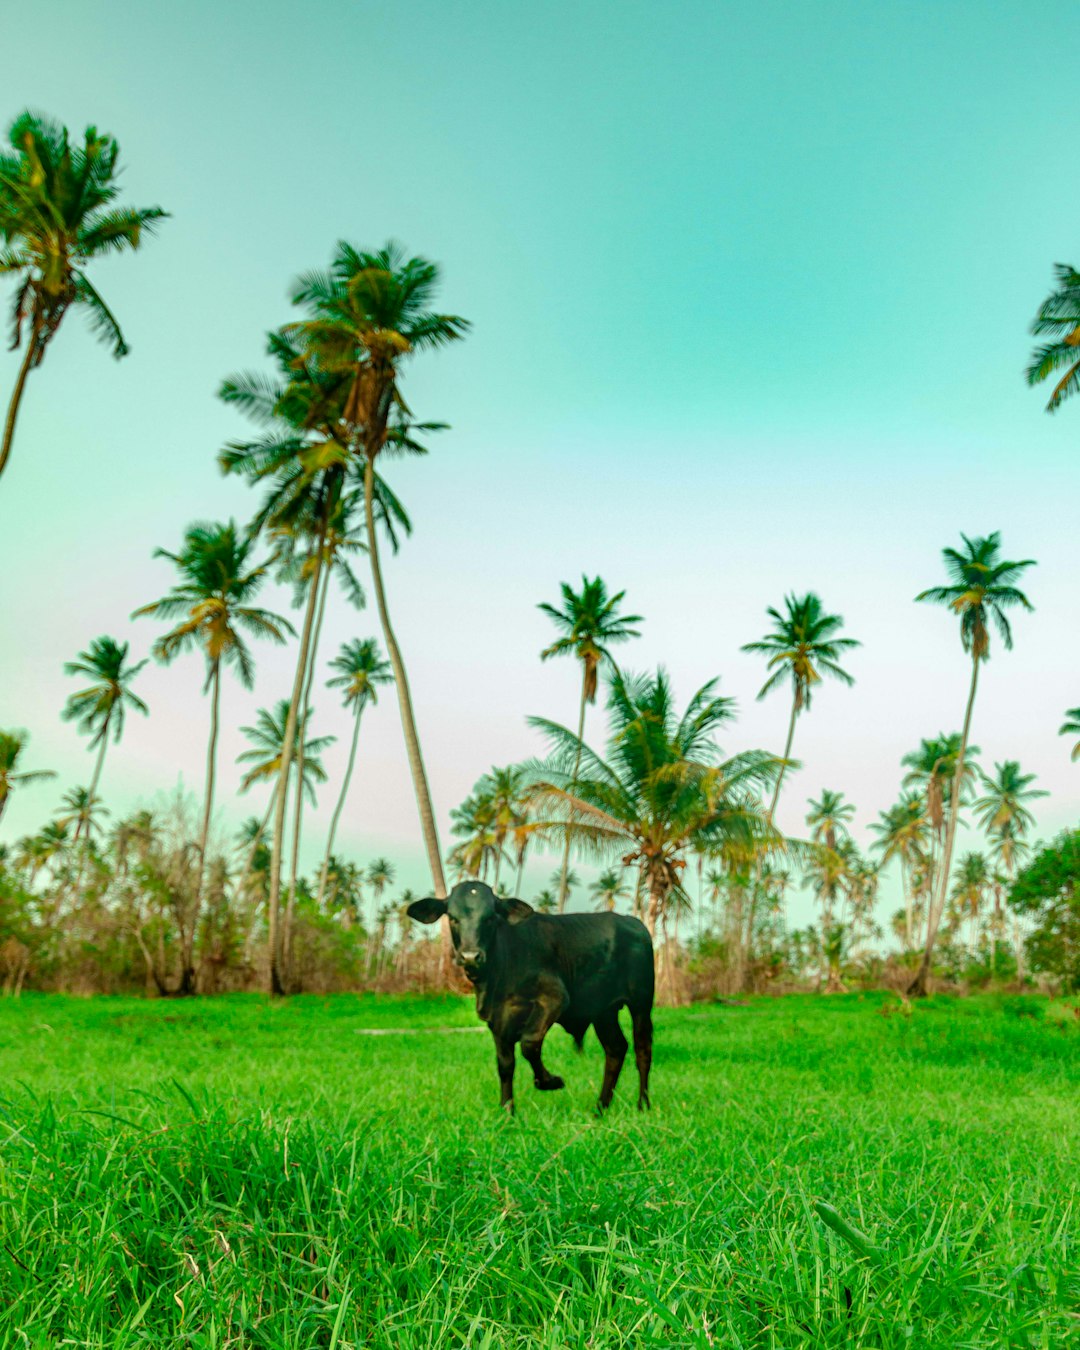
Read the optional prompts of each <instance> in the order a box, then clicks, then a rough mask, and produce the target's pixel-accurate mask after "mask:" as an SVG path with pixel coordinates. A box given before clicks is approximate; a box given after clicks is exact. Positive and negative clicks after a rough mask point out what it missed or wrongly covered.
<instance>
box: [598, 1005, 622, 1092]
mask: <svg viewBox="0 0 1080 1350" xmlns="http://www.w3.org/2000/svg"><path fill="white" fill-rule="evenodd" d="M593 1026H594V1027H595V1028H596V1036H597V1039H598V1040H599V1042H600V1044H601V1045H602V1046H603V1047H604V1081H603V1083H602V1084H601V1087H600V1100H599V1102H598V1103H597V1110H598V1111H606V1110H607V1108H608V1107H609V1106H610V1105H611V1097H612V1094H613V1093H614V1091H615V1084H616V1083H617V1082H618V1081H619V1074H620V1073H621V1071H622V1066H623V1060H624V1059H625V1058H626V1037H625V1036H624V1035H623V1033H622V1027H620V1026H619V1010H618V1009H617V1008H609V1009H608V1010H607V1012H604V1013H601V1015H600V1016H599V1017H598V1018H596V1020H595V1021H594V1022H593Z"/></svg>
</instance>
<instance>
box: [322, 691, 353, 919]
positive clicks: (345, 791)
mask: <svg viewBox="0 0 1080 1350" xmlns="http://www.w3.org/2000/svg"><path fill="white" fill-rule="evenodd" d="M363 711H364V705H363V703H361V702H357V705H356V721H355V722H354V723H353V734H352V745H351V746H350V747H349V762H348V764H346V766H345V777H344V778H343V779H342V782H341V792H340V793H339V794H338V799H337V805H336V806H335V807H334V814H333V816H332V817H331V819H330V833H329V834H328V835H327V837H326V853H325V855H324V857H323V865H322V871H321V872H320V873H319V898H318V901H317V904H318V907H319V909H320V910H321V909H322V903H323V896H324V895H325V894H326V876H327V873H328V872H329V870H330V855H331V854H332V853H333V851H334V836H335V835H336V834H337V827H338V821H339V820H340V819H341V812H342V810H343V809H344V807H345V798H346V797H347V796H348V795H349V784H350V782H351V781H352V773H353V765H354V764H355V763H356V745H357V742H358V741H359V739H360V717H361V715H362V713H363Z"/></svg>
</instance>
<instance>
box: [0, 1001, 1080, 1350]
mask: <svg viewBox="0 0 1080 1350" xmlns="http://www.w3.org/2000/svg"><path fill="white" fill-rule="evenodd" d="M1030 1009H1035V1010H1036V1011H1037V1012H1038V1013H1039V1014H1041V1015H1040V1016H1036V1017H1032V1016H1030V1015H1025V1014H1026V1013H1027V1012H1028V1011H1029V1010H1030ZM474 1024H475V1023H474V1016H473V1013H472V1009H471V1005H470V1004H469V1003H467V1002H465V1001H462V1000H457V999H446V1000H424V1001H421V1000H396V999H381V1000H375V999H372V998H347V997H343V998H333V999H329V1000H323V999H307V998H302V999H295V1000H291V1001H285V1002H281V1003H279V1004H271V1003H269V1002H267V1001H264V1000H261V999H256V998H246V997H234V998H229V999H206V1000H197V1001H196V1000H192V1001H190V1002H150V1003H144V1002H137V1001H134V1000H126V999H125V1000H117V999H104V998H103V999H98V1000H95V1001H85V1002H84V1001H78V1000H72V999H62V998H52V997H45V996H34V995H29V996H25V997H24V998H23V999H22V1000H21V1001H19V1002H13V1001H7V1002H3V1003H0V1243H2V1246H0V1345H2V1346H3V1347H7V1346H12V1347H14V1346H19V1347H27V1346H33V1347H37V1346H41V1347H45V1346H49V1347H53V1346H60V1345H70V1346H108V1347H120V1346H124V1347H127V1346H153V1347H174V1346H192V1347H195V1346H197V1347H207V1348H208V1350H209V1347H222V1348H224V1347H227V1346H236V1347H240V1346H243V1347H247V1346H251V1347H255V1346H259V1347H295V1348H296V1350H301V1348H302V1350H309V1348H310V1347H337V1350H348V1347H353V1346H376V1347H388V1348H389V1347H395V1350H406V1348H409V1350H411V1347H421V1346H423V1347H428V1346H430V1347H435V1346H440V1347H441V1346H458V1345H468V1346H470V1347H500V1348H501V1347H518V1346H530V1347H533V1346H535V1347H548V1348H550V1350H556V1347H559V1348H560V1350H561V1348H562V1347H566V1348H567V1350H569V1348H570V1347H572V1348H573V1350H579V1348H580V1350H585V1347H609V1346H610V1347H615V1346H693V1347H709V1346H717V1347H739V1346H755V1347H757V1346H760V1347H765V1346H777V1347H785V1348H787V1347H793V1346H852V1347H854V1346H859V1347H865V1346H905V1347H928V1346H934V1347H961V1346H964V1347H971V1346H986V1347H991V1346H993V1347H1005V1346H1009V1347H1011V1346H1042V1347H1047V1350H1057V1348H1058V1347H1063V1346H1071V1345H1080V1215H1078V1213H1077V1194H1078V1189H1080V1020H1078V1019H1077V1018H1076V1017H1075V1016H1074V1015H1073V1011H1072V1009H1071V1008H1068V1007H1066V1006H1064V1005H1060V1004H1059V1005H1049V1006H1048V1005H1047V1004H1046V1003H1045V1001H1044V1002H1041V1003H1040V1002H1038V1001H1035V1000H1025V1001H1013V1002H1009V1001H1008V1000H1004V1001H991V1000H975V999H972V1000H969V1001H965V1002H948V1001H944V1000H940V1001H930V1002H928V1003H926V1004H923V1005H920V1006H918V1007H916V1008H915V1009H914V1011H913V1013H912V1015H911V1016H910V1017H905V1016H903V1015H901V1013H900V1012H899V1003H898V1001H897V1000H896V999H895V998H890V997H886V996H884V995H882V996H871V997H867V998H865V999H863V998H861V997H856V996H845V997H840V998H834V999H828V1000H825V999H816V1000H815V999H809V998H807V999H803V998H793V999H787V1000H775V1001H774V1000H763V1001H758V1002H753V1003H751V1004H749V1005H747V1006H745V1007H733V1006H723V1007H699V1008H694V1009H682V1010H678V1011H670V1010H665V1009H660V1010H659V1011H658V1014H657V1044H656V1062H655V1070H654V1078H653V1088H654V1090H653V1101H654V1109H653V1111H652V1113H651V1114H650V1115H647V1116H639V1115H638V1113H637V1112H636V1111H635V1110H634V1109H633V1101H634V1097H635V1092H636V1076H635V1074H634V1072H633V1070H632V1067H631V1062H632V1056H631V1059H630V1060H628V1067H627V1070H626V1077H624V1080H623V1082H622V1084H621V1085H620V1089H619V1092H618V1093H617V1094H616V1100H615V1106H614V1108H613V1109H612V1111H611V1112H610V1114H609V1115H608V1116H607V1117H606V1118H604V1119H602V1120H598V1119H596V1118H595V1117H594V1116H593V1114H592V1107H593V1103H594V1101H595V1097H596V1091H597V1088H598V1086H599V1080H600V1070H601V1054H600V1050H599V1047H598V1046H597V1044H596V1042H595V1040H594V1039H593V1038H592V1037H591V1036H590V1038H589V1040H588V1041H587V1043H586V1051H585V1054H584V1055H582V1056H580V1057H578V1056H577V1055H575V1053H574V1050H573V1046H572V1043H571V1042H570V1040H569V1038H568V1037H566V1036H565V1035H564V1034H563V1033H562V1032H560V1031H558V1030H556V1031H555V1032H553V1033H552V1036H551V1038H550V1040H549V1042H548V1044H549V1046H550V1050H551V1053H550V1056H549V1060H550V1065H551V1068H552V1069H553V1070H554V1071H555V1072H557V1073H560V1074H562V1075H563V1076H564V1077H565V1078H566V1080H567V1090H566V1091H565V1092H561V1093H547V1094H541V1093H536V1092H534V1091H533V1090H532V1087H531V1082H530V1080H529V1075H528V1074H527V1073H524V1072H522V1069H521V1068H520V1067H519V1070H518V1088H519V1092H518V1115H517V1118H516V1119H514V1120H510V1119H507V1118H504V1117H503V1116H502V1115H501V1114H500V1112H499V1110H498V1107H497V1104H496V1103H497V1094H498V1089H497V1083H496V1077H495V1070H494V1056H493V1052H492V1049H491V1045H490V1040H489V1038H488V1036H487V1033H486V1032H483V1033H482V1034H477V1035H464V1034H463V1035H438V1034H416V1035H385V1036H369V1035H362V1034H358V1033H359V1031H360V1029H362V1028H409V1029H413V1030H419V1029H422V1028H429V1027H446V1026H462V1027H470V1026H473V1025H474ZM819 1200H820V1201H824V1202H826V1203H827V1204H829V1205H831V1206H834V1207H835V1209H836V1210H837V1211H839V1213H840V1215H841V1216H843V1218H844V1219H845V1220H846V1221H847V1222H848V1223H849V1224H851V1225H853V1226H854V1227H855V1228H857V1229H858V1230H861V1231H862V1233H863V1234H865V1235H866V1238H867V1240H868V1242H869V1244H870V1246H869V1247H867V1248H866V1249H865V1250H864V1249H863V1248H862V1246H861V1244H860V1242H859V1240H858V1238H857V1236H853V1237H852V1238H845V1237H844V1236H843V1235H842V1234H841V1233H839V1232H837V1231H834V1229H832V1228H830V1227H829V1226H828V1225H827V1224H826V1223H825V1222H824V1221H823V1219H822V1218H821V1217H820V1214H819V1212H818V1211H817V1210H816V1209H815V1202H816V1201H819Z"/></svg>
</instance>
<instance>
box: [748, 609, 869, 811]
mask: <svg viewBox="0 0 1080 1350" xmlns="http://www.w3.org/2000/svg"><path fill="white" fill-rule="evenodd" d="M766 613H767V614H768V616H769V618H770V619H772V621H773V626H772V631H771V632H769V633H766V635H765V636H764V637H763V638H762V639H761V641H760V642H748V643H746V644H745V645H744V646H743V648H742V650H743V651H744V652H755V653H757V654H759V655H762V656H765V657H767V658H768V662H767V667H766V668H767V669H768V670H769V671H770V672H771V673H770V675H769V678H768V679H767V680H766V681H765V683H764V684H763V685H762V687H761V689H760V691H759V693H758V698H759V699H762V698H765V696H766V695H767V694H769V693H770V692H771V691H772V690H773V689H777V688H779V687H780V686H781V685H782V684H785V683H788V682H790V684H791V690H792V699H791V718H790V720H789V722H788V733H787V742H786V744H785V746H784V755H783V759H784V762H783V764H782V765H781V767H780V774H779V777H778V778H777V780H776V785H775V787H774V788H773V794H772V800H771V801H770V803H769V810H768V819H769V822H770V823H771V822H772V819H773V816H774V815H775V814H776V803H777V802H778V801H779V800H780V788H781V786H782V785H783V781H784V772H785V770H786V768H787V764H788V761H789V760H790V758H791V745H792V742H793V740H794V739H795V722H796V719H797V718H798V716H799V714H800V713H801V712H802V711H803V709H804V708H805V709H806V711H807V712H809V711H810V701H811V698H812V696H813V692H814V687H815V686H816V685H818V684H820V683H821V682H822V680H823V679H824V678H825V677H826V676H829V677H831V678H833V679H837V680H841V681H842V682H843V683H844V684H846V685H849V686H850V685H853V684H854V683H855V680H854V678H853V677H852V676H851V675H849V674H848V672H847V671H846V670H844V669H843V667H842V666H841V665H840V661H841V659H842V658H843V656H844V653H845V652H849V651H852V650H853V649H854V648H856V647H858V646H860V643H859V642H857V641H856V639H855V638H846V637H841V636H840V630H841V629H842V628H843V626H844V620H843V618H842V617H841V616H840V615H839V614H827V613H826V612H825V609H824V607H823V606H822V603H821V600H820V599H819V598H818V597H817V596H816V595H815V594H814V593H813V592H812V591H810V592H807V594H806V595H804V596H801V597H799V596H796V595H794V594H792V595H789V596H786V597H785V599H784V612H783V613H782V614H781V613H780V611H779V610H776V609H772V608H769V609H768V610H766Z"/></svg>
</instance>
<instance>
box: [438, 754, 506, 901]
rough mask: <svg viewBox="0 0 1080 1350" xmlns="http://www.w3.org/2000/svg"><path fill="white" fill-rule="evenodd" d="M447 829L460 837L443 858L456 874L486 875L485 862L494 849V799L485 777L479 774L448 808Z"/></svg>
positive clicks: (492, 860) (493, 858)
mask: <svg viewBox="0 0 1080 1350" xmlns="http://www.w3.org/2000/svg"><path fill="white" fill-rule="evenodd" d="M450 833H451V834H454V835H457V836H458V838H459V839H460V840H461V843H460V844H457V845H456V846H455V847H454V848H453V849H451V851H450V854H449V857H448V858H447V861H448V862H449V863H450V865H451V866H452V867H453V868H455V869H456V872H457V874H458V876H466V877H479V878H481V880H483V879H484V878H485V877H486V876H487V869H488V863H489V862H494V861H495V859H496V855H497V852H498V846H497V845H496V842H495V802H494V799H493V798H492V796H491V792H490V789H489V787H488V785H487V782H486V779H485V778H481V779H480V781H479V782H478V783H477V784H476V786H475V787H474V788H473V790H472V792H470V793H469V795H468V796H467V797H466V798H465V800H464V801H463V802H462V803H461V805H460V806H456V807H454V809H453V810H452V811H451V812H450Z"/></svg>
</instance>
